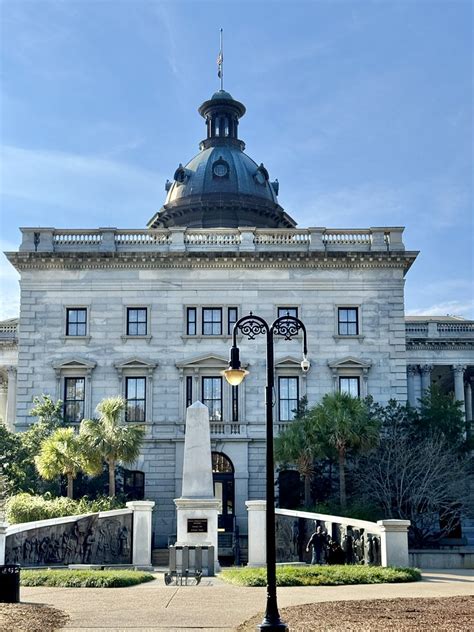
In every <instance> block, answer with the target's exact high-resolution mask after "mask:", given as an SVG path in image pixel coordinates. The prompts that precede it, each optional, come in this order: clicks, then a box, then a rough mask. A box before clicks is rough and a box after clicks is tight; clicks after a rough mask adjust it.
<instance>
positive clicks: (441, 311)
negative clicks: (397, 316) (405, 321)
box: [406, 299, 474, 318]
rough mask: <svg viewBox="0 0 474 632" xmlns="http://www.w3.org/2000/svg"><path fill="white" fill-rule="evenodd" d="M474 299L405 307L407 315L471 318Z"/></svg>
mask: <svg viewBox="0 0 474 632" xmlns="http://www.w3.org/2000/svg"><path fill="white" fill-rule="evenodd" d="M473 310H474V299H472V300H467V301H443V302H441V303H435V304H434V305H429V306H427V307H419V308H416V309H407V311H406V315H407V316H448V315H449V316H462V317H464V318H472V313H473Z"/></svg>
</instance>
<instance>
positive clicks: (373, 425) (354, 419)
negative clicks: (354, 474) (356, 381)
mask: <svg viewBox="0 0 474 632" xmlns="http://www.w3.org/2000/svg"><path fill="white" fill-rule="evenodd" d="M309 415H310V416H311V417H312V418H313V421H314V424H315V427H316V429H317V434H318V435H319V441H320V444H321V446H322V447H323V449H324V450H325V452H326V453H328V455H330V454H331V452H334V451H335V452H336V454H337V459H338V463H339V499H340V504H341V509H345V508H346V502H347V497H346V473H345V465H346V457H347V453H348V451H349V450H353V451H358V452H365V451H367V450H370V449H371V448H373V447H375V445H376V444H377V443H378V439H379V434H380V424H379V421H378V420H377V419H374V418H373V417H371V416H369V415H368V411H367V407H366V405H365V403H364V402H363V401H361V400H360V399H359V398H358V397H353V396H352V395H349V394H348V393H328V394H327V395H325V396H324V397H323V399H322V401H321V403H320V404H318V405H317V406H316V407H315V408H313V409H312V410H311V411H310V412H309Z"/></svg>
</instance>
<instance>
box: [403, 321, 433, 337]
mask: <svg viewBox="0 0 474 632" xmlns="http://www.w3.org/2000/svg"><path fill="white" fill-rule="evenodd" d="M405 331H406V333H407V334H412V335H413V334H417V335H426V334H427V333H428V323H420V324H416V325H414V324H412V323H406V324H405Z"/></svg>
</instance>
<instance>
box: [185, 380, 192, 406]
mask: <svg viewBox="0 0 474 632" xmlns="http://www.w3.org/2000/svg"><path fill="white" fill-rule="evenodd" d="M192 403H193V377H192V375H187V376H186V408H188V406H191V404H192Z"/></svg>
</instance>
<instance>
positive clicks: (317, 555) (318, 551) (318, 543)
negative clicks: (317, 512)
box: [306, 527, 326, 564]
mask: <svg viewBox="0 0 474 632" xmlns="http://www.w3.org/2000/svg"><path fill="white" fill-rule="evenodd" d="M325 544H326V535H325V533H324V532H323V530H322V529H321V527H317V528H316V531H315V532H314V533H313V534H312V535H311V537H310V539H309V542H308V544H307V546H306V552H307V553H308V552H309V549H310V547H313V552H312V555H311V564H321V561H322V556H323V550H324V545H325Z"/></svg>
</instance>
